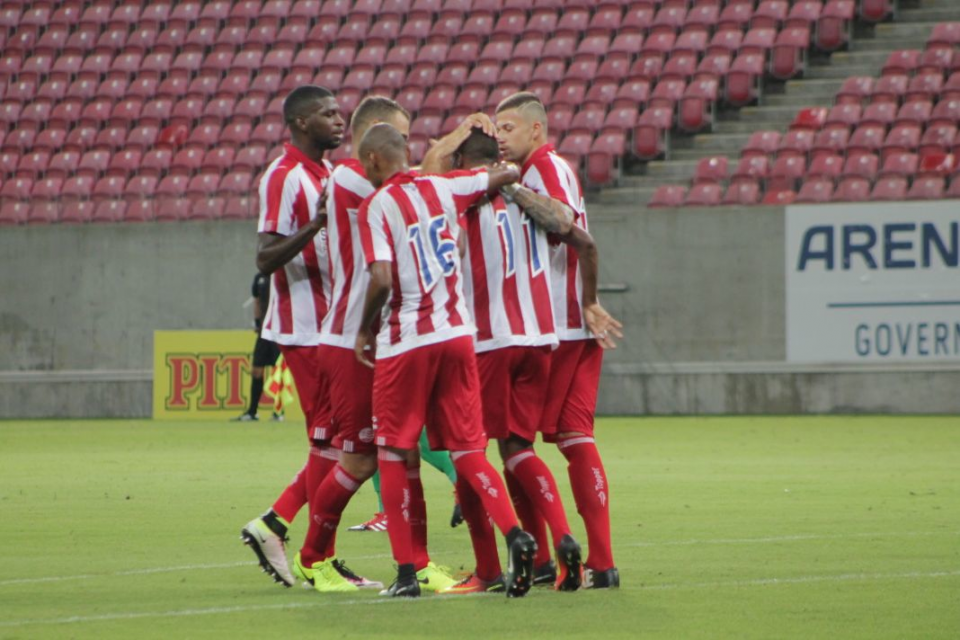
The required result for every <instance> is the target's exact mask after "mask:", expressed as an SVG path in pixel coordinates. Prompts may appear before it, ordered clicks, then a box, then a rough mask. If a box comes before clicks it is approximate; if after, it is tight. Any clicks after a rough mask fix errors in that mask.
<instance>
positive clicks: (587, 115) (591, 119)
mask: <svg viewBox="0 0 960 640" xmlns="http://www.w3.org/2000/svg"><path fill="white" fill-rule="evenodd" d="M604 115H605V109H603V108H596V107H589V108H581V109H580V110H579V111H577V113H576V114H574V116H573V120H572V121H571V122H570V131H571V132H574V131H576V132H583V131H586V132H589V133H591V134H595V133H597V132H598V131H599V130H600V128H601V127H602V126H603V119H604Z"/></svg>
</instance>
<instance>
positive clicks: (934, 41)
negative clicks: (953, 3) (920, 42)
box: [926, 22, 960, 50]
mask: <svg viewBox="0 0 960 640" xmlns="http://www.w3.org/2000/svg"><path fill="white" fill-rule="evenodd" d="M956 46H960V22H941V23H938V24H935V25H934V26H933V31H932V32H931V33H930V36H929V37H928V38H927V47H926V48H927V49H928V50H929V49H937V48H946V49H952V48H953V47H956Z"/></svg>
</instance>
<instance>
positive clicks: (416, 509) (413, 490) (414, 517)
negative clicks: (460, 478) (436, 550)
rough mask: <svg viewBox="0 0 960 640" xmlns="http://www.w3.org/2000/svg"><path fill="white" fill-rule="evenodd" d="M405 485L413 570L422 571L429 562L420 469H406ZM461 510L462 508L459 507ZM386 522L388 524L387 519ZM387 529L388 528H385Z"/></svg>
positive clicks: (424, 501)
mask: <svg viewBox="0 0 960 640" xmlns="http://www.w3.org/2000/svg"><path fill="white" fill-rule="evenodd" d="M407 485H408V486H409V487H410V535H411V542H412V544H413V568H414V569H416V570H417V571H420V569H423V568H424V567H426V566H427V564H428V563H429V562H430V555H429V554H428V553H427V502H426V500H424V498H423V482H422V481H421V480H420V469H419V467H418V468H416V469H407ZM461 508H462V507H461ZM387 522H390V520H389V519H387ZM387 528H388V529H389V527H387Z"/></svg>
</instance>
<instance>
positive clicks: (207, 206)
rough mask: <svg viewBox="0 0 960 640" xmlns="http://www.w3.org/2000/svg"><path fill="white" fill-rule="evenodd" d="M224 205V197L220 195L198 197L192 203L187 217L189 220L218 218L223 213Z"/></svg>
mask: <svg viewBox="0 0 960 640" xmlns="http://www.w3.org/2000/svg"><path fill="white" fill-rule="evenodd" d="M224 206H225V200H224V198H221V197H218V196H214V195H211V196H210V197H207V198H198V199H196V200H194V201H192V202H191V203H190V209H189V210H188V211H187V212H186V216H185V217H186V219H187V220H216V219H218V218H220V217H221V216H222V215H223V209H224Z"/></svg>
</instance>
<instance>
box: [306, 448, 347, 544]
mask: <svg viewBox="0 0 960 640" xmlns="http://www.w3.org/2000/svg"><path fill="white" fill-rule="evenodd" d="M339 461H340V450H339V449H335V448H333V447H332V446H330V445H328V444H326V445H322V446H316V445H314V446H313V447H311V449H310V459H309V460H308V461H307V495H308V496H310V513H311V514H313V513H314V511H315V510H316V505H315V503H316V501H317V500H319V499H320V497H321V496H322V495H323V494H322V493H320V492H319V491H318V489H319V488H320V485H321V484H323V481H324V480H325V479H326V478H327V475H328V474H329V473H330V472H331V471H333V470H334V468H336V466H337V463H338V462H339ZM312 519H313V517H312V515H311V520H312ZM336 548H337V532H336V531H334V532H333V535H331V536H330V537H329V539H328V540H327V546H326V548H324V549H321V551H322V552H323V557H324V558H330V557H332V556H333V555H334V553H335V552H336Z"/></svg>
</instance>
